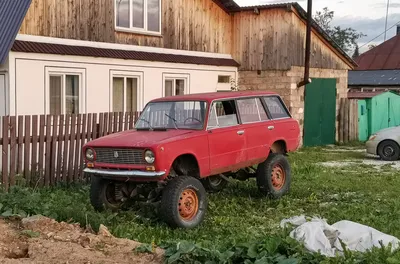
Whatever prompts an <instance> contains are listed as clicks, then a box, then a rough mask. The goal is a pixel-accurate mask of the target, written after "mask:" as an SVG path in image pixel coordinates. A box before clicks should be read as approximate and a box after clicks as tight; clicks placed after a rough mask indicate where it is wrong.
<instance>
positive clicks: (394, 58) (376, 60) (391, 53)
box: [356, 35, 400, 70]
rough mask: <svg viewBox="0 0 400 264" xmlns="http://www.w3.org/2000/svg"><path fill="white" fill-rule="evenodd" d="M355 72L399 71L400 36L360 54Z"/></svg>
mask: <svg viewBox="0 0 400 264" xmlns="http://www.w3.org/2000/svg"><path fill="white" fill-rule="evenodd" d="M356 62H357V63H358V67H357V68H356V70H397V69H400V35H397V36H395V37H393V38H391V39H389V40H388V41H385V42H383V43H382V44H381V45H379V46H377V47H375V48H373V49H371V50H369V51H367V52H365V53H363V54H361V55H360V56H359V57H358V58H357V59H356Z"/></svg>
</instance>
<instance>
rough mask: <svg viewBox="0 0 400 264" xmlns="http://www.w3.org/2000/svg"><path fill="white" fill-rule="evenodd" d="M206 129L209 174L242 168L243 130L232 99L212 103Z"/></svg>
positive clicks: (243, 157)
mask: <svg viewBox="0 0 400 264" xmlns="http://www.w3.org/2000/svg"><path fill="white" fill-rule="evenodd" d="M207 130H208V145H209V153H210V170H211V175H217V174H220V173H224V172H228V171H234V170H237V169H240V168H242V167H243V163H244V162H245V161H246V155H245V142H246V140H245V131H244V130H243V128H241V127H240V125H239V122H238V116H237V113H236V106H235V101H234V100H225V101H216V102H214V103H213V105H212V106H211V110H210V113H209V119H208V125H207Z"/></svg>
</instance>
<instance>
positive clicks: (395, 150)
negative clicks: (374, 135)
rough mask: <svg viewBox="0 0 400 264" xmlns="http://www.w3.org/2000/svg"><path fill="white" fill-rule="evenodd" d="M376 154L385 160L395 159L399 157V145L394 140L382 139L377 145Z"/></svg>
mask: <svg viewBox="0 0 400 264" xmlns="http://www.w3.org/2000/svg"><path fill="white" fill-rule="evenodd" d="M378 155H379V156H380V157H381V159H382V160H385V161H396V160H398V159H399V158H400V147H399V145H398V144H397V143H396V142H394V141H389V140H388V141H383V142H382V143H381V144H380V145H379V147H378Z"/></svg>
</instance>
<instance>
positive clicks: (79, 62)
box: [10, 52, 237, 115]
mask: <svg viewBox="0 0 400 264" xmlns="http://www.w3.org/2000/svg"><path fill="white" fill-rule="evenodd" d="M10 58H11V59H12V61H13V66H12V67H13V69H12V74H13V76H14V74H15V76H14V77H15V78H14V77H12V79H15V81H13V82H12V83H11V84H10V87H11V94H10V98H11V114H12V115H26V114H28V115H36V114H46V95H45V93H46V87H47V86H48V85H47V84H46V83H47V82H48V81H47V78H46V71H48V70H49V69H62V70H67V71H79V72H82V74H83V75H84V77H83V84H82V85H83V86H84V89H83V90H84V91H83V94H82V96H81V100H82V104H83V105H82V108H83V110H84V111H83V112H86V113H98V112H108V111H110V110H111V109H110V91H111V89H110V87H112V86H111V72H112V71H118V72H119V73H120V72H123V73H126V74H135V75H140V76H141V82H142V93H141V95H140V106H142V107H143V106H144V105H145V104H146V103H147V102H148V101H150V100H152V99H155V98H158V97H162V96H163V89H164V85H163V83H164V79H163V78H165V77H166V76H182V77H185V78H187V80H188V90H187V92H188V93H200V92H214V91H216V90H217V89H221V88H222V89H227V90H229V89H230V86H223V85H222V86H221V85H219V84H218V75H229V76H232V78H235V79H236V78H237V69H236V68H235V67H216V66H202V65H188V64H178V63H176V64H175V63H159V62H147V61H132V60H131V61H128V60H120V59H103V58H91V57H74V56H60V55H44V54H31V53H29V54H28V53H16V52H11V53H10ZM10 74H11V73H10ZM10 76H11V75H10ZM33 102H34V103H33Z"/></svg>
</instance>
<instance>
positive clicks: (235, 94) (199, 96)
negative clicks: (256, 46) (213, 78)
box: [151, 91, 278, 102]
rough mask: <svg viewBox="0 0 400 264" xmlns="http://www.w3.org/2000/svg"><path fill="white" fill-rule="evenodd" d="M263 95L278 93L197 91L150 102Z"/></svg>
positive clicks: (209, 99) (209, 100)
mask: <svg viewBox="0 0 400 264" xmlns="http://www.w3.org/2000/svg"><path fill="white" fill-rule="evenodd" d="M265 95H278V94H277V93H274V92H270V91H238V92H236V91H232V92H213V93H197V94H187V95H179V96H168V97H163V98H158V99H155V100H152V101H151V102H165V101H208V102H211V101H213V100H221V99H229V98H240V97H251V96H265Z"/></svg>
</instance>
